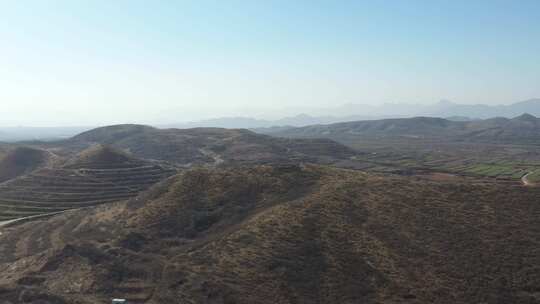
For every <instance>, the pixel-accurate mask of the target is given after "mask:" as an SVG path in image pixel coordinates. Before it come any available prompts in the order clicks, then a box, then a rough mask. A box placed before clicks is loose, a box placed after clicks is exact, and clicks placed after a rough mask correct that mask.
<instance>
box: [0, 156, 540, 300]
mask: <svg viewBox="0 0 540 304" xmlns="http://www.w3.org/2000/svg"><path fill="white" fill-rule="evenodd" d="M539 195H540V192H539V189H537V188H523V187H507V188H504V189H503V188H501V187H500V186H498V185H496V184H485V183H482V184H470V183H461V182H427V181H424V180H419V179H404V178H399V177H389V176H379V175H370V174H365V173H362V172H356V171H348V170H338V169H332V168H325V167H317V166H307V167H298V166H278V167H275V166H274V167H271V166H262V167H255V168H231V169H196V170H190V171H187V172H184V173H182V174H180V175H177V176H175V177H173V178H171V179H168V180H167V181H165V182H164V183H161V184H160V185H158V186H156V187H154V188H153V189H151V190H150V191H149V192H146V193H144V194H141V195H139V196H138V197H137V198H136V199H133V200H131V201H129V202H123V203H116V204H113V205H103V206H101V207H98V208H94V209H87V210H80V211H75V212H69V213H65V214H62V215H58V216H55V217H52V218H50V219H47V220H40V221H37V222H33V223H28V224H21V225H18V226H15V227H12V228H8V229H7V230H4V231H2V235H0V271H1V272H2V274H3V275H2V277H1V278H0V294H1V295H2V299H4V300H8V301H11V302H12V303H19V302H18V300H17V299H21V298H23V299H28V300H27V301H38V300H42V301H45V302H41V303H95V302H104V301H105V302H106V301H108V300H110V298H112V297H125V298H128V299H130V301H131V302H132V303H164V302H175V301H178V300H181V301H183V302H186V303H298V302H301V303H359V302H361V303H405V302H413V303H479V302H486V303H493V302H495V303H497V302H504V303H535V302H534V301H535V299H537V298H535V297H536V291H535V290H536V289H535V288H536V287H535V286H538V284H540V281H539V277H538V276H537V275H536V274H537V271H535V270H536V268H535V267H536V265H538V264H539V263H540V260H539V258H540V255H538V254H534V252H535V250H537V248H539V246H540V244H539V243H538V237H539V234H538V229H535V227H538V226H539V225H540V222H539V219H540V217H539V216H538V215H539V214H540V205H538V204H537V198H538V197H539ZM516 229H517V230H516ZM38 239H39V240H41V241H39V242H38V241H37V240H38ZM15 243H16V244H18V245H17V246H14V244H15ZM16 248H19V249H16Z"/></svg>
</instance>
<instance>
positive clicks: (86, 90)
mask: <svg viewBox="0 0 540 304" xmlns="http://www.w3.org/2000/svg"><path fill="white" fill-rule="evenodd" d="M539 54H540V1H538V0H531V1H519V0H516V1H511V0H504V1H502V0H501V1H498V0H489V1H488V0H486V1H474V0H468V1H457V0H452V1H436V0H426V1H412V0H403V1H397V0H396V1H330V0H329V1H316V0H309V1H300V0H295V1H291V0H287V1H262V0H261V1H257V0H255V1H247V0H246V1H201V0H197V1H156V0H154V1H136V0H129V1H128V0H124V1H121V0H116V1H112V0H105V1H99V0H93V1H83V0H69V1H67V0H66V1H54V0H49V1H31V0H25V1H17V0H0V102H1V107H0V115H1V117H2V119H1V122H0V124H2V125H66V124H69V125H89V124H91V125H93V124H108V123H120V122H141V123H159V122H164V123H165V122H167V123H168V122H173V121H185V120H192V119H199V118H203V117H211V116H227V115H235V114H236V115H249V114H251V115H253V116H259V117H260V116H264V115H265V114H267V115H270V114H271V113H273V111H274V110H276V109H283V108H295V109H303V108H309V107H331V106H333V105H339V104H344V103H367V104H378V103H384V102H407V103H433V102H436V101H438V100H440V99H443V98H444V99H450V100H452V101H455V102H459V103H479V102H481V103H493V104H499V103H508V102H512V101H519V100H523V99H528V98H533V97H540V57H539V56H540V55H539ZM291 114H297V113H291Z"/></svg>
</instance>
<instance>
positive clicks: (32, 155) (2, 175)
mask: <svg viewBox="0 0 540 304" xmlns="http://www.w3.org/2000/svg"><path fill="white" fill-rule="evenodd" d="M49 157H50V154H49V152H47V151H44V150H39V149H34V148H29V147H17V148H13V149H12V150H11V151H10V152H8V153H7V155H5V156H4V157H3V158H2V159H1V160H0V182H4V181H7V180H10V179H12V178H15V177H17V176H21V175H24V174H26V173H29V172H31V171H33V170H35V169H37V168H39V167H42V166H45V165H46V164H47V162H48V161H49Z"/></svg>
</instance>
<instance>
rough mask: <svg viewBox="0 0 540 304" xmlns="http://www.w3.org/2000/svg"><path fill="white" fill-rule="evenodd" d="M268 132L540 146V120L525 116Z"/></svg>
mask: <svg viewBox="0 0 540 304" xmlns="http://www.w3.org/2000/svg"><path fill="white" fill-rule="evenodd" d="M267 131H268V132H267V133H269V134H271V135H274V136H281V137H292V138H330V139H333V140H336V141H339V142H347V143H348V142H350V141H354V140H357V139H362V138H408V139H411V140H414V139H421V140H422V139H430V140H434V139H435V140H444V141H448V140H451V141H483V142H492V143H504V142H511V143H539V142H540V119H539V118H536V117H535V116H533V115H530V114H523V115H521V116H518V117H515V118H512V119H508V118H502V117H499V118H492V119H486V120H475V121H452V120H447V119H443V118H433V117H415V118H400V119H383V120H366V121H353V122H346V123H337V124H330V125H314V126H307V127H301V128H289V129H285V130H277V131H275V132H273V131H272V129H267ZM262 132H264V130H262Z"/></svg>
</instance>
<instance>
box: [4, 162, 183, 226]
mask: <svg viewBox="0 0 540 304" xmlns="http://www.w3.org/2000/svg"><path fill="white" fill-rule="evenodd" d="M174 172H175V171H174V170H172V169H165V168H163V167H161V166H157V165H148V164H145V163H140V162H132V163H119V164H118V163H117V164H110V163H109V164H105V163H94V164H78V165H77V166H72V167H66V168H62V169H42V170H39V171H37V172H34V173H32V174H30V175H27V176H23V177H21V178H18V179H15V180H12V181H10V182H7V183H5V184H3V185H1V186H0V221H6V220H11V219H16V218H21V217H27V216H33V215H40V214H46V213H53V212H59V211H64V210H69V209H74V208H81V207H89V206H95V205H100V204H105V203H111V202H115V201H121V200H125V199H129V198H131V197H134V196H136V195H137V194H138V193H139V192H140V191H142V190H145V189H147V188H148V187H150V186H151V185H153V184H155V183H157V182H159V181H160V180H162V179H164V178H166V177H168V176H170V175H172V174H174Z"/></svg>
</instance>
